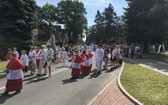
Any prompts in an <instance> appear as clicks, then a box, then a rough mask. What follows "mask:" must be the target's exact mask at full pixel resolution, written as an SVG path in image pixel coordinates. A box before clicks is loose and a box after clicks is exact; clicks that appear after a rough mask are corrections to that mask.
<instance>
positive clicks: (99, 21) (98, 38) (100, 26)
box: [90, 10, 104, 43]
mask: <svg viewBox="0 0 168 105" xmlns="http://www.w3.org/2000/svg"><path fill="white" fill-rule="evenodd" d="M94 22H95V23H96V25H95V26H96V27H95V28H97V32H96V33H95V35H94V36H95V39H94V40H95V42H96V43H103V40H104V36H103V34H104V23H103V22H104V16H103V14H102V13H100V11H99V10H97V14H96V16H95V20H94ZM93 27H94V26H93ZM90 30H91V31H93V32H94V30H95V29H94V28H91V29H90Z"/></svg>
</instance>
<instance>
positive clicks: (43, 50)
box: [36, 45, 47, 76]
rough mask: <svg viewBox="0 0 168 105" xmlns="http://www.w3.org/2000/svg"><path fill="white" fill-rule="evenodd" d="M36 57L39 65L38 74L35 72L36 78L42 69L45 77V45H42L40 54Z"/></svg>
mask: <svg viewBox="0 0 168 105" xmlns="http://www.w3.org/2000/svg"><path fill="white" fill-rule="evenodd" d="M38 56H39V57H40V65H39V69H38V72H37V74H36V75H37V76H41V71H42V69H43V67H44V69H45V70H44V75H47V65H46V63H47V51H46V49H45V45H42V46H41V51H40V53H39V54H38Z"/></svg>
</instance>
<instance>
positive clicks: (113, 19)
mask: <svg viewBox="0 0 168 105" xmlns="http://www.w3.org/2000/svg"><path fill="white" fill-rule="evenodd" d="M103 14H104V17H105V20H104V23H105V36H104V37H105V38H106V39H105V42H108V43H110V42H113V43H116V42H118V37H119V36H118V33H117V28H118V26H119V17H118V16H117V14H116V12H115V11H114V8H113V6H112V5H111V4H109V6H108V7H107V8H105V10H104V12H103ZM109 39H110V40H109Z"/></svg>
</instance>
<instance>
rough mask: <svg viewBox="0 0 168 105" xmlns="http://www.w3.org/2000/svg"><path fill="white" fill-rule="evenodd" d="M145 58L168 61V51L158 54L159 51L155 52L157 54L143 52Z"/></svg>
mask: <svg viewBox="0 0 168 105" xmlns="http://www.w3.org/2000/svg"><path fill="white" fill-rule="evenodd" d="M143 58H144V59H151V60H155V61H160V62H164V63H168V53H164V54H157V53H155V54H143Z"/></svg>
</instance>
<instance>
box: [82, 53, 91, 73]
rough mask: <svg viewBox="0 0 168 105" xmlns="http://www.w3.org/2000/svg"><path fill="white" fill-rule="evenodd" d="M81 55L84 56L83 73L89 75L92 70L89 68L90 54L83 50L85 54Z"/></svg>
mask: <svg viewBox="0 0 168 105" xmlns="http://www.w3.org/2000/svg"><path fill="white" fill-rule="evenodd" d="M81 57H82V58H83V60H84V61H83V62H82V65H81V73H82V74H83V75H85V76H86V75H89V73H90V71H89V68H90V65H89V56H88V54H87V53H86V51H83V54H82V55H81Z"/></svg>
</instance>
